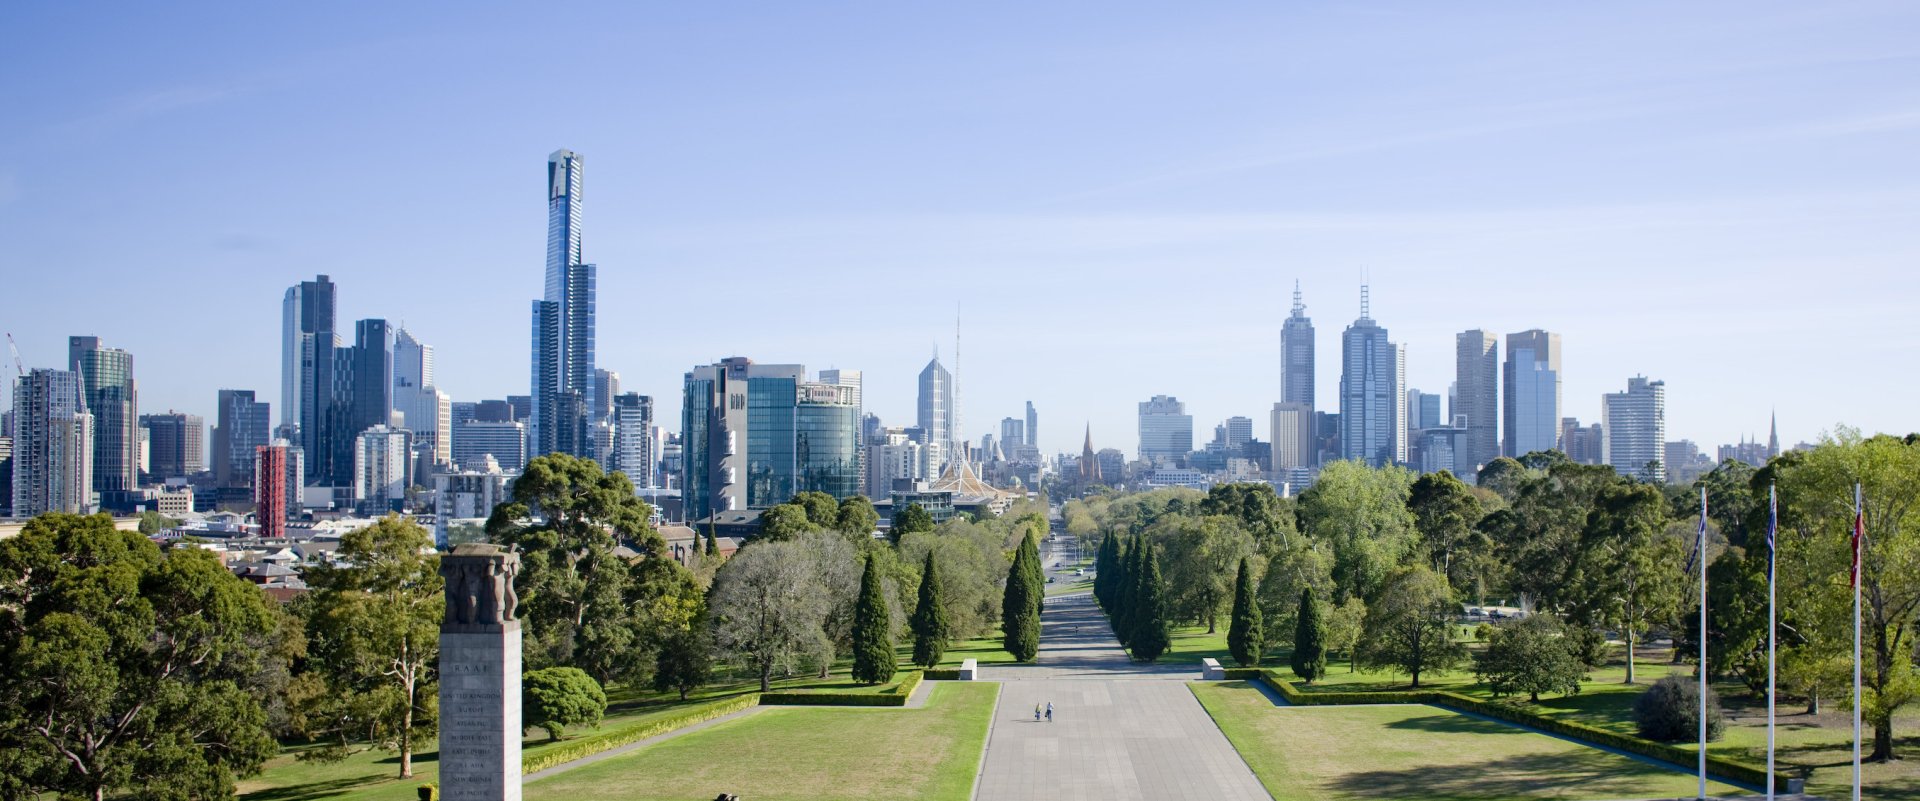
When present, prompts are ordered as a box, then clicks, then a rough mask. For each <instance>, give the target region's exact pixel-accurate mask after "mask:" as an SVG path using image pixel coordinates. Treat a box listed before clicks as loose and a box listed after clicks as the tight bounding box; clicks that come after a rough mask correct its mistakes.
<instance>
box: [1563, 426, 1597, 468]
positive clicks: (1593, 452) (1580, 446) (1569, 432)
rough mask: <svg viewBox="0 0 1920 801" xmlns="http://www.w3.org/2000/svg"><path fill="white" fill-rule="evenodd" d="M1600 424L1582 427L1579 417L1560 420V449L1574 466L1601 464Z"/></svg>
mask: <svg viewBox="0 0 1920 801" xmlns="http://www.w3.org/2000/svg"><path fill="white" fill-rule="evenodd" d="M1601 442H1602V439H1601V432H1600V424H1598V423H1595V424H1593V425H1590V426H1583V425H1580V418H1578V417H1563V418H1560V448H1561V451H1562V452H1564V453H1566V455H1567V459H1568V460H1569V461H1572V462H1573V463H1574V464H1601V463H1602V462H1601V460H1600V452H1601V449H1602V446H1601Z"/></svg>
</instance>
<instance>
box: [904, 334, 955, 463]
mask: <svg viewBox="0 0 1920 801" xmlns="http://www.w3.org/2000/svg"><path fill="white" fill-rule="evenodd" d="M915 421H916V422H917V423H918V425H919V427H920V430H921V431H923V432H925V434H924V436H925V439H924V440H923V442H924V444H925V445H926V446H927V448H929V449H931V450H932V452H931V453H928V454H926V456H927V459H928V460H929V461H930V462H931V463H932V464H933V465H934V471H930V472H935V473H936V474H937V471H938V469H939V468H940V467H942V466H944V465H945V464H946V463H947V460H948V459H951V458H955V457H957V456H959V453H958V452H957V449H956V448H955V444H954V435H955V433H956V432H955V431H954V419H953V374H952V373H949V372H947V368H945V367H943V366H941V364H940V354H939V353H937V352H936V353H934V354H933V359H932V360H931V361H929V362H927V366H926V367H925V368H924V369H922V370H921V371H920V396H919V414H918V416H917V417H916V418H915Z"/></svg>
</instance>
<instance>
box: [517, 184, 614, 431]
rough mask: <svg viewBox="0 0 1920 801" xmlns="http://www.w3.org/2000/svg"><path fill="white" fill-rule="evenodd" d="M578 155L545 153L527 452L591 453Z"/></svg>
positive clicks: (589, 283)
mask: <svg viewBox="0 0 1920 801" xmlns="http://www.w3.org/2000/svg"><path fill="white" fill-rule="evenodd" d="M581 168H582V159H581V157H580V154H578V153H575V152H573V151H571V150H556V151H554V152H553V154H552V155H550V156H548V157H547V273H546V294H545V296H544V297H543V298H542V299H540V300H536V301H534V302H533V315H532V323H533V375H532V393H531V394H532V398H533V409H532V414H531V415H530V417H531V419H530V420H529V422H530V423H531V429H530V431H529V435H530V437H531V438H532V440H533V442H532V448H531V451H532V455H534V456H539V455H542V454H547V453H554V452H561V453H570V454H573V455H576V456H583V457H591V456H593V453H592V451H593V447H592V442H593V440H592V438H591V436H590V435H589V434H590V432H589V428H590V423H591V421H592V417H593V410H595V409H598V408H599V406H598V405H597V404H596V403H595V398H594V369H593V358H594V356H593V337H594V294H595V286H594V283H595V269H594V265H591V264H584V263H582V261H581V253H582V250H581V224H580V183H581V178H580V175H581Z"/></svg>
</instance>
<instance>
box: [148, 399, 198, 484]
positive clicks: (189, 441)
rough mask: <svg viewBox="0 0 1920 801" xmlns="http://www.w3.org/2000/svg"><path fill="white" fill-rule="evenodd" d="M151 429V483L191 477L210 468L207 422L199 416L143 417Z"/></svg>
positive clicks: (174, 413) (151, 415) (173, 414)
mask: <svg viewBox="0 0 1920 801" xmlns="http://www.w3.org/2000/svg"><path fill="white" fill-rule="evenodd" d="M140 426H141V427H142V428H145V429H146V430H147V481H148V482H149V483H153V484H159V483H163V482H165V481H166V480H167V479H170V478H189V477H191V476H193V475H194V474H196V473H199V472H200V471H202V470H205V469H207V467H206V464H207V463H206V456H205V455H204V454H205V453H206V431H207V423H206V421H205V420H203V419H201V418H200V416H199V415H197V414H181V413H179V412H166V413H164V414H143V415H140Z"/></svg>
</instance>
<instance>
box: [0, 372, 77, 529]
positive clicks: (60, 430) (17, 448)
mask: <svg viewBox="0 0 1920 801" xmlns="http://www.w3.org/2000/svg"><path fill="white" fill-rule="evenodd" d="M81 394H82V393H81V380H80V374H79V373H76V372H71V371H67V370H48V369H45V368H34V369H33V370H32V371H31V372H29V373H27V374H26V375H23V376H20V377H19V378H16V379H14V382H13V415H12V419H13V432H12V434H13V515H14V516H15V517H33V516H35V515H40V514H45V513H47V512H70V513H73V514H91V513H92V512H93V511H94V509H95V506H94V502H93V497H94V496H93V450H94V449H93V415H91V414H88V413H87V409H86V405H85V403H84V402H83V401H82V398H81ZM3 433H7V432H0V434H3Z"/></svg>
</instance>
